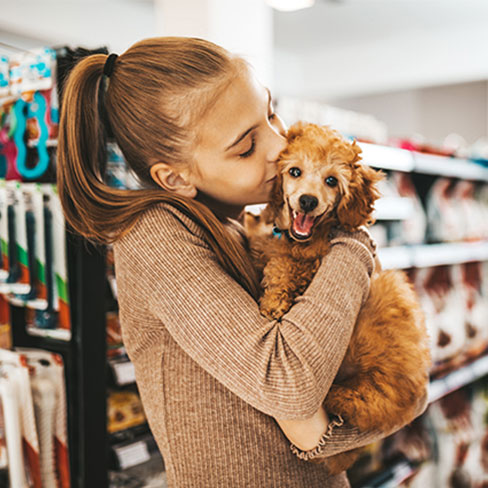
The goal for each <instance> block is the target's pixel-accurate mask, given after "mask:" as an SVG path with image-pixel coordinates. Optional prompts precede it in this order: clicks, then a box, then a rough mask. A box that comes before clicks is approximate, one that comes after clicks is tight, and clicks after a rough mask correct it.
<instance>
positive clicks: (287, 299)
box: [259, 256, 319, 320]
mask: <svg viewBox="0 0 488 488" xmlns="http://www.w3.org/2000/svg"><path fill="white" fill-rule="evenodd" d="M318 264H319V261H318V262H317V263H315V262H305V263H303V262H300V263H298V262H297V261H295V260H294V259H293V258H291V257H288V256H279V257H273V258H271V259H270V260H269V261H268V263H267V264H266V266H265V268H264V271H263V281H262V285H263V289H264V293H263V296H262V297H261V300H260V302H259V305H260V307H259V309H260V311H261V313H262V314H263V315H264V316H265V317H268V318H269V319H274V320H278V319H280V318H281V317H282V316H283V315H284V314H285V313H286V312H288V310H290V308H291V306H292V305H293V303H294V301H295V298H296V297H297V296H298V295H300V294H302V293H303V292H304V291H305V289H306V288H307V286H308V284H309V283H310V281H311V279H312V276H313V273H314V272H315V271H316V268H317V266H318Z"/></svg>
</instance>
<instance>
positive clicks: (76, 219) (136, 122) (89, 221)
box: [57, 38, 260, 300]
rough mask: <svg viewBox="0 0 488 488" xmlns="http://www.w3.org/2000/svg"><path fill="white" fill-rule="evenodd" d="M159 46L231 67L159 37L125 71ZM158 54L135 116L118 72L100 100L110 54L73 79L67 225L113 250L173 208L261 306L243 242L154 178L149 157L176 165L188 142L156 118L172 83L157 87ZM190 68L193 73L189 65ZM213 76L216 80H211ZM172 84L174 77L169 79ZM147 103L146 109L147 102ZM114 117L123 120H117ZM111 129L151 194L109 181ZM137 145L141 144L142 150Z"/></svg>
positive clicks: (66, 101)
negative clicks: (164, 206)
mask: <svg viewBox="0 0 488 488" xmlns="http://www.w3.org/2000/svg"><path fill="white" fill-rule="evenodd" d="M151 43H152V45H153V47H155V46H156V47H162V44H164V51H165V53H166V55H167V53H168V48H171V47H173V48H174V49H176V48H178V49H180V50H181V49H186V51H187V52H188V53H189V54H190V55H191V53H195V51H196V54H194V55H195V56H196V57H197V58H198V61H199V63H200V65H201V66H203V63H202V60H201V59H200V56H199V55H201V51H208V53H210V55H212V56H211V58H212V59H213V60H215V59H217V58H219V57H220V58H222V63H224V62H225V61H228V59H227V58H226V57H225V55H226V52H225V51H224V50H223V49H221V48H219V47H218V46H215V45H214V44H211V43H208V42H207V41H202V40H197V39H178V38H159V39H152V40H151V39H150V40H147V41H142V42H140V43H138V44H136V45H134V46H133V47H132V48H131V49H129V50H128V51H127V52H126V53H124V54H123V55H121V56H119V58H118V60H117V65H118V64H119V63H120V64H121V63H124V62H125V64H126V67H127V69H130V68H133V66H132V64H133V63H132V59H133V58H137V57H138V56H137V55H138V53H137V51H138V50H139V51H141V52H145V53H146V61H148V54H147V53H148V52H151V49H150V45H151ZM148 45H149V49H148ZM153 51H154V52H153V55H152V56H150V59H149V61H152V62H153V65H152V68H153V69H152V71H153V72H152V73H151V70H150V69H148V67H147V66H148V65H147V64H146V66H142V67H141V66H139V69H140V74H143V73H144V69H146V71H148V75H149V81H148V80H147V79H146V80H144V79H139V80H138V83H139V86H138V87H137V88H136V89H135V90H136V91H135V92H134V93H135V95H134V96H132V92H131V97H130V98H131V99H132V101H133V103H139V102H141V103H144V105H145V106H143V107H141V106H139V107H133V108H134V110H133V111H130V108H132V107H130V105H129V104H130V100H128V98H129V97H127V96H126V97H125V99H124V100H118V96H117V95H121V96H123V95H124V93H123V92H124V86H123V83H122V82H121V81H120V80H118V77H117V76H116V75H117V68H118V66H117V65H116V67H115V70H114V71H115V72H114V73H113V75H112V76H111V77H110V81H109V83H110V86H109V90H108V91H107V93H99V90H100V89H102V90H103V85H104V83H103V81H102V82H101V77H102V75H103V67H104V65H105V61H106V59H107V56H106V55H104V54H95V55H92V56H88V57H86V58H84V59H82V60H81V61H80V62H79V63H78V64H77V65H76V66H75V67H74V68H73V70H72V72H71V73H70V75H69V77H68V80H67V82H66V85H65V88H64V93H63V101H62V109H61V119H60V130H59V144H58V163H57V184H58V192H59V196H60V199H61V204H62V206H63V210H64V214H65V217H66V220H67V221H68V223H69V224H70V225H71V227H72V228H73V229H74V230H76V231H77V232H78V233H80V234H81V235H83V236H84V237H86V238H87V239H89V240H92V241H96V242H99V243H113V242H115V241H116V240H117V239H119V238H120V237H121V236H122V235H124V234H125V233H127V232H128V231H129V230H130V229H131V228H132V227H133V226H134V225H135V224H136V222H137V220H138V218H139V217H140V216H141V215H142V214H143V213H144V212H145V211H147V210H149V209H150V208H152V207H153V206H154V205H156V204H159V203H168V204H170V205H172V206H174V207H175V208H177V209H178V210H180V211H181V212H182V213H184V214H185V215H186V216H187V217H189V218H190V219H192V220H193V221H194V222H195V223H197V224H198V225H199V226H200V227H201V228H202V230H203V232H204V235H205V239H206V241H207V243H208V245H209V246H210V248H211V249H212V251H214V252H215V255H216V257H217V260H218V262H219V263H220V265H221V266H222V267H223V269H224V270H225V271H227V272H228V273H229V274H230V275H231V276H232V277H233V278H234V279H235V280H236V281H237V282H238V283H240V284H241V286H243V287H244V288H245V289H246V290H247V291H248V293H249V294H250V295H251V296H252V297H253V298H255V299H256V300H257V298H258V297H259V294H260V291H259V279H258V275H257V273H256V271H255V270H254V267H253V265H252V263H251V260H250V257H249V255H248V252H247V251H246V249H245V247H244V246H243V245H242V244H241V242H239V241H238V240H237V239H235V238H234V237H233V236H232V235H231V233H230V232H229V231H228V230H227V229H226V228H225V226H224V224H223V223H222V222H221V221H220V220H219V219H218V218H217V217H216V216H215V214H214V213H213V212H212V211H211V210H210V209H209V208H208V207H206V206H205V205H203V204H202V203H200V202H198V201H195V200H193V199H189V198H185V197H182V196H179V195H177V194H173V193H171V192H169V191H165V190H163V189H161V188H160V187H159V186H157V185H156V184H155V183H154V182H153V181H152V179H151V177H150V173H149V168H150V164H149V162H148V161H149V157H148V156H149V154H151V155H152V156H154V153H155V154H156V155H158V152H159V154H161V153H162V152H163V150H166V151H167V153H166V154H161V155H162V158H161V160H166V161H168V159H170V155H172V157H173V158H174V159H175V160H177V159H178V149H181V148H179V147H178V142H180V141H183V140H184V137H182V136H183V135H184V131H183V130H182V129H179V128H178V127H177V124H176V123H175V121H174V120H171V119H169V120H167V121H166V127H165V123H164V122H163V121H164V119H162V116H161V114H154V112H157V108H156V107H157V106H158V105H157V104H156V102H157V101H158V102H159V103H160V99H161V84H162V81H161V76H164V74H162V73H157V74H158V75H159V76H160V78H159V80H158V82H159V83H157V85H158V89H157V90H155V89H154V85H155V83H156V79H155V78H156V77H155V76H154V75H155V74H154V69H159V70H160V71H163V68H164V66H161V65H162V64H163V65H164V59H162V58H161V54H160V53H159V52H158V49H153ZM198 51H200V52H198ZM131 53H132V56H131V55H130V54H131ZM227 56H228V55H227ZM139 57H140V56H139ZM180 57H181V56H180ZM188 57H191V56H186V59H184V58H183V62H188ZM154 58H155V59H156V61H155V59H154ZM143 62H144V60H143ZM173 62H174V61H173ZM140 63H141V61H140V60H139V64H140ZM150 64H151V63H149V65H150ZM210 68H212V66H210ZM185 69H188V68H187V67H186V65H185ZM193 74H194V73H193ZM176 75H178V73H176ZM132 76H133V75H132ZM210 76H211V73H209V74H208V76H207V77H210ZM166 77H168V76H167V75H166ZM214 77H215V76H214ZM120 79H122V76H120ZM180 79H181V78H180ZM168 83H169V84H171V83H172V80H168ZM193 83H194V77H193ZM112 84H113V86H112ZM180 84H181V83H180ZM117 87H118V88H119V89H118V90H117ZM125 89H127V87H125ZM137 90H139V91H137ZM117 91H118V92H119V93H118V94H117ZM109 92H111V95H112V96H111V97H110V98H108V99H107V100H104V101H99V99H100V98H101V97H106V95H108V93H109ZM121 92H122V93H121ZM126 93H127V92H126ZM137 95H138V96H137ZM143 99H144V100H145V101H144V102H142V100H143ZM104 102H107V103H106V105H105V107H106V109H107V110H106V111H105V114H104V115H103V111H102V113H101V109H100V107H99V103H101V104H103V103H104ZM117 102H118V103H119V106H122V107H123V108H125V109H127V108H129V111H128V112H124V111H123V110H118V106H117ZM144 109H145V110H146V111H147V113H146V111H144ZM114 112H118V113H116V114H114ZM140 114H143V115H142V116H143V117H145V120H144V121H141V120H140V119H138V118H137V115H140ZM115 115H117V117H115ZM102 117H103V120H102ZM141 122H145V125H146V126H145V127H144V126H143V125H141ZM151 123H152V124H156V126H153V127H151ZM165 129H167V133H168V136H169V139H170V141H171V142H172V144H171V145H169V144H168V143H167V142H166V143H162V142H161V139H162V138H164V132H165ZM108 130H109V131H110V132H113V135H114V137H115V140H116V141H117V143H118V144H119V146H120V147H121V149H122V152H123V153H124V156H125V157H126V160H127V162H128V164H129V166H131V168H132V169H133V170H134V171H135V172H136V174H137V175H138V176H139V179H140V180H141V182H142V183H143V184H145V186H146V188H144V189H142V190H125V189H118V188H112V187H110V186H108V185H107V184H106V183H105V182H104V178H105V174H104V171H105V161H106V143H107V131H108ZM143 131H145V132H143ZM145 136H147V137H145ZM134 141H136V142H135V143H134ZM142 141H143V142H144V144H143V145H139V146H138V147H136V146H135V144H137V142H142ZM131 144H132V145H131ZM131 163H132V164H131ZM175 164H176V161H175Z"/></svg>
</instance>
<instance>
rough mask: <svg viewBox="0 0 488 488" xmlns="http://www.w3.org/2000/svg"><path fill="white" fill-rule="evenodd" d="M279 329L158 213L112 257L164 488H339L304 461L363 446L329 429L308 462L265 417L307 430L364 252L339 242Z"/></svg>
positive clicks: (352, 301) (363, 247)
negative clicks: (304, 423) (303, 424)
mask: <svg viewBox="0 0 488 488" xmlns="http://www.w3.org/2000/svg"><path fill="white" fill-rule="evenodd" d="M333 243H334V245H333V247H332V249H331V251H330V253H329V254H328V255H327V256H326V258H324V260H323V263H322V265H321V267H320V268H319V271H318V272H317V274H316V276H315V277H314V279H313V281H312V283H311V284H310V286H309V288H308V290H307V291H306V293H305V294H304V295H303V296H302V297H300V298H299V299H298V300H297V303H296V304H295V305H294V306H293V307H292V309H291V310H290V311H289V312H288V313H287V314H286V315H285V316H284V317H283V319H282V320H281V321H278V322H277V321H273V322H271V321H269V320H268V319H266V318H264V317H263V316H261V315H260V313H259V309H258V305H257V304H256V302H255V301H254V300H253V299H252V298H251V297H250V296H249V295H248V294H247V293H246V291H244V290H243V289H242V287H241V286H239V285H238V284H237V283H236V282H235V281H234V280H233V279H231V278H230V277H229V276H228V275H227V274H226V273H225V272H224V271H223V270H222V268H221V267H220V266H219V265H218V264H217V262H216V259H215V257H214V255H213V253H212V251H211V250H210V249H209V247H208V246H207V244H206V242H205V241H204V239H203V232H202V230H201V229H200V228H199V226H198V225H196V224H195V223H194V222H192V221H191V220H190V219H188V218H187V217H186V216H185V215H184V214H182V213H181V212H179V211H178V210H176V209H174V208H172V207H170V206H168V205H166V204H160V205H157V206H155V207H154V208H153V209H151V210H149V211H147V212H146V213H145V214H144V215H143V216H142V217H141V218H140V219H139V221H138V223H137V224H136V226H135V227H134V228H133V229H132V230H131V231H130V232H129V233H128V234H126V235H125V236H124V237H123V238H121V239H120V240H119V241H118V242H116V243H115V245H114V254H115V271H116V278H117V286H118V297H119V307H120V320H121V325H122V333H123V340H124V343H125V346H126V348H127V352H128V354H129V357H130V359H131V361H132V362H133V363H134V366H135V371H136V380H137V384H138V387H139V391H140V394H141V398H142V402H143V405H144V408H145V412H146V416H147V418H148V422H149V426H150V428H151V430H152V433H153V434H154V437H155V439H156V441H157V443H158V446H159V449H160V451H161V454H162V456H163V458H164V461H165V465H166V471H167V480H168V484H169V486H170V487H177V488H183V487H188V488H200V487H203V488H207V487H208V488H239V487H243V488H244V487H245V488H254V487H255V488H268V487H269V488H271V487H276V488H285V487H294V488H315V487H317V488H318V487H320V488H324V487H345V486H349V483H348V481H347V477H346V475H345V474H341V475H339V476H335V477H327V476H326V474H325V471H324V468H323V467H321V466H320V465H316V464H314V463H311V462H309V461H307V460H306V459H308V458H309V457H313V456H328V455H332V454H335V453H338V452H341V451H344V450H348V449H352V448H354V447H357V446H360V445H364V444H367V443H369V442H371V441H373V440H374V439H375V438H376V434H375V433H374V432H369V433H359V432H358V431H357V430H356V429H354V428H351V427H347V425H344V426H342V427H336V428H335V429H334V430H333V433H332V436H331V437H330V438H329V439H326V440H324V441H323V442H321V443H320V445H318V446H317V448H316V449H315V450H312V451H308V452H303V451H300V450H299V449H297V448H296V447H295V446H291V445H290V442H289V441H288V440H287V438H286V437H285V436H284V434H283V433H282V431H281V430H280V428H279V426H278V424H277V423H276V421H275V420H274V418H273V417H276V418H280V419H303V418H307V417H310V416H311V415H312V414H313V413H315V412H316V410H317V409H318V408H319V406H320V404H321V403H322V401H323V400H324V398H325V396H326V394H327V391H328V389H329V387H330V385H331V382H332V380H333V379H334V376H335V374H336V372H337V370H338V368H339V366H340V363H341V361H342V358H343V356H344V354H345V351H346V348H347V345H348V341H349V338H350V335H351V332H352V328H353V325H354V322H355V319H356V316H357V314H358V312H359V308H360V306H361V304H362V302H363V300H364V299H365V297H366V296H367V293H368V290H369V281H370V280H369V277H370V274H371V272H372V270H373V267H374V260H373V254H374V244H372V243H371V241H370V239H369V237H368V235H367V234H366V233H361V232H360V233H356V235H355V236H354V237H353V236H348V235H345V236H344V235H343V236H342V237H338V238H336V239H334V241H333Z"/></svg>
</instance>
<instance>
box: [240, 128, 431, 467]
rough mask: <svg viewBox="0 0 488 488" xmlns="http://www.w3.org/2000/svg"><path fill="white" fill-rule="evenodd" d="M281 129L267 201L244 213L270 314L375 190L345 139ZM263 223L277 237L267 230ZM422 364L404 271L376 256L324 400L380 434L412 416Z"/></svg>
mask: <svg viewBox="0 0 488 488" xmlns="http://www.w3.org/2000/svg"><path fill="white" fill-rule="evenodd" d="M287 138H288V145H287V148H286V149H285V150H284V151H283V152H282V154H281V155H280V158H279V162H278V168H279V171H278V178H277V182H276V184H275V187H274V189H273V193H272V199H271V202H270V203H269V204H268V205H267V206H266V208H265V209H264V210H263V212H262V213H261V215H260V216H254V215H252V214H246V216H245V227H246V230H247V233H248V236H249V241H250V245H251V250H252V254H253V257H254V260H255V263H256V265H257V267H258V269H259V270H260V272H261V274H262V286H263V295H262V297H261V301H260V310H261V313H262V314H263V315H265V316H267V317H269V318H272V319H279V318H280V317H281V316H282V315H283V314H284V313H286V312H287V311H288V310H289V308H290V307H291V305H292V304H293V302H294V299H295V297H296V296H298V295H301V294H302V293H303V292H304V291H305V290H306V288H307V286H308V284H309V283H310V281H311V280H312V278H313V276H314V274H315V272H316V271H317V269H318V267H319V265H320V262H321V258H322V257H323V256H324V255H325V254H326V253H327V251H328V250H329V248H330V235H331V234H330V233H331V231H332V230H333V228H336V227H339V228H341V229H344V230H347V231H354V230H357V229H358V228H359V227H360V226H363V225H369V224H370V223H371V221H372V212H373V210H374V208H373V205H374V202H375V200H376V199H377V198H378V197H379V192H378V190H377V188H376V187H375V184H376V183H377V182H378V181H379V180H380V179H381V178H382V177H383V175H382V174H381V173H379V172H377V171H374V170H373V169H371V168H369V167H367V166H365V165H363V164H362V163H361V162H360V159H361V158H360V153H361V149H360V148H359V146H358V145H357V144H356V143H355V142H354V143H349V142H348V141H347V140H345V139H344V138H343V137H342V136H341V135H340V134H339V133H337V132H336V131H334V130H332V129H330V128H328V127H321V126H317V125H315V124H307V123H303V122H300V123H297V124H295V125H294V126H292V127H291V128H290V129H289V131H288V134H287ZM273 229H274V232H275V233H276V230H277V229H281V231H282V232H283V233H284V234H285V236H286V237H285V236H282V237H281V238H279V239H277V238H276V237H273V235H272V233H273ZM429 367H430V352H429V347H428V338H427V332H426V328H425V324H424V318H423V313H422V311H421V308H420V305H419V302H418V300H417V297H416V294H415V292H414V291H413V287H412V285H411V284H410V283H409V281H408V279H407V277H406V274H405V273H403V272H401V271H380V270H379V263H377V269H376V270H375V273H374V274H373V276H372V280H371V289H370V294H369V297H368V299H367V301H366V303H365V304H364V305H363V307H362V309H361V311H360V314H359V317H358V319H357V322H356V325H355V328H354V332H353V335H352V337H351V341H350V344H349V348H348V350H347V352H346V356H345V358H344V361H343V363H342V365H341V367H340V370H339V373H338V375H337V377H336V379H335V380H334V383H333V385H332V387H331V389H330V391H329V392H328V394H327V397H326V399H325V403H324V406H325V409H326V411H327V412H328V413H329V414H335V415H340V416H341V417H342V418H343V419H344V420H345V421H346V422H348V423H349V424H350V425H353V426H355V427H357V428H358V429H359V430H360V431H366V430H368V431H369V430H378V431H380V432H383V433H385V435H386V434H388V433H390V432H392V431H394V430H396V428H399V427H400V426H402V425H405V424H406V423H408V419H411V418H413V416H412V413H413V412H414V411H415V410H416V408H417V403H418V400H419V394H420V395H421V394H422V392H425V387H426V384H427V381H428V371H429ZM357 451H358V450H355V451H349V452H346V453H342V454H338V455H336V456H332V457H329V458H326V459H323V458H322V459H318V460H317V462H321V463H326V464H327V467H328V469H329V472H330V473H331V474H336V473H339V472H341V471H343V470H344V469H347V468H348V467H349V466H350V465H352V464H353V463H354V461H355V460H356V458H357V455H358V452H357Z"/></svg>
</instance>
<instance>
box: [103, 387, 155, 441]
mask: <svg viewBox="0 0 488 488" xmlns="http://www.w3.org/2000/svg"><path fill="white" fill-rule="evenodd" d="M107 411H108V431H109V432H117V431H119V430H123V429H128V428H130V427H135V426H137V425H141V424H143V423H144V422H145V421H146V416H145V415H144V410H143V407H142V403H141V399H140V398H139V395H138V394H137V393H136V392H134V391H130V390H123V391H112V392H110V394H109V397H108V407H107Z"/></svg>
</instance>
